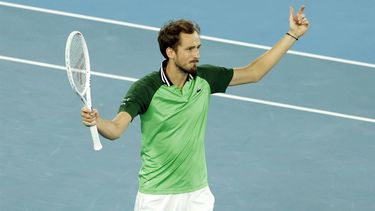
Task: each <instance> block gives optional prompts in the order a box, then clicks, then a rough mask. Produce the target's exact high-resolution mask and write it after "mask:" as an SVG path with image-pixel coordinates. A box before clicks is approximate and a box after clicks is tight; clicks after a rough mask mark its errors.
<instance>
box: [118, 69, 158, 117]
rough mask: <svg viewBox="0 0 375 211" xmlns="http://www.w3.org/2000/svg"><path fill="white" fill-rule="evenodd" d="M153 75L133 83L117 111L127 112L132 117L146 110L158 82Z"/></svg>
mask: <svg viewBox="0 0 375 211" xmlns="http://www.w3.org/2000/svg"><path fill="white" fill-rule="evenodd" d="M155 81H156V80H155V77H153V76H147V77H144V78H143V79H140V80H138V81H136V82H135V83H133V85H132V86H131V87H130V89H129V90H128V92H127V93H126V95H125V97H124V99H123V100H122V102H121V105H120V108H119V112H123V111H125V112H128V113H129V114H130V116H131V117H132V119H134V118H135V117H136V116H137V115H138V114H143V113H145V112H146V111H147V109H148V106H149V105H150V102H151V100H152V97H153V95H154V94H155V92H156V90H157V89H158V88H159V87H160V85H161V83H160V82H158V81H157V82H155Z"/></svg>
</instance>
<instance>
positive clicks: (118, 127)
mask: <svg viewBox="0 0 375 211" xmlns="http://www.w3.org/2000/svg"><path fill="white" fill-rule="evenodd" d="M81 117H82V123H83V124H84V125H86V126H93V125H96V126H97V127H98V131H99V133H100V135H102V136H103V137H105V138H107V139H109V140H115V139H118V138H120V136H121V135H122V134H123V133H124V132H125V130H126V129H127V128H128V126H129V124H130V122H131V120H132V117H131V116H130V114H129V113H127V112H119V113H118V114H117V115H116V116H115V118H113V119H112V120H107V119H103V118H101V117H100V115H99V112H98V111H97V110H96V109H93V110H92V111H90V110H89V109H88V108H86V107H84V108H82V110H81Z"/></svg>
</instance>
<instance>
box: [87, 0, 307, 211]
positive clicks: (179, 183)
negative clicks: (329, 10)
mask: <svg viewBox="0 0 375 211" xmlns="http://www.w3.org/2000/svg"><path fill="white" fill-rule="evenodd" d="M289 24H290V26H289V31H288V33H286V35H285V36H283V37H282V38H281V40H280V41H279V42H278V43H277V44H276V45H275V46H274V47H273V48H272V49H271V50H269V51H267V52H266V53H265V54H263V55H261V56H260V57H258V58H257V59H256V60H255V61H253V62H251V63H250V64H249V65H247V66H245V67H241V68H233V69H227V68H223V67H217V66H212V65H201V66H198V62H199V58H200V54H199V49H200V47H201V41H200V37H199V33H200V29H199V26H198V25H197V24H195V23H193V22H191V21H187V20H177V21H171V22H169V23H167V24H166V25H165V26H164V27H163V28H162V29H161V30H160V32H159V36H158V42H159V47H160V51H161V53H162V54H163V56H164V57H165V60H164V61H163V62H162V64H161V67H160V70H159V71H156V72H153V73H150V74H149V75H147V76H145V77H143V78H142V79H140V80H138V81H137V82H135V83H134V84H133V85H132V87H131V88H130V89H129V91H128V93H127V94H126V96H125V98H124V100H123V102H122V104H121V106H120V109H119V113H118V114H117V115H116V116H115V118H114V119H112V120H106V119H103V118H101V117H100V116H99V113H98V111H97V110H95V109H94V110H93V111H92V112H90V111H89V110H88V109H87V108H83V109H82V112H81V115H82V122H83V123H84V124H85V125H86V126H92V125H97V127H98V130H99V132H100V134H101V135H102V136H104V137H106V138H108V139H111V140H114V139H117V138H119V137H120V136H121V134H123V133H124V131H125V130H126V128H127V127H128V125H129V124H130V122H131V121H132V120H133V119H134V118H135V117H136V116H137V115H140V118H141V130H142V148H141V158H142V167H141V170H140V173H139V192H138V194H137V199H136V204H135V208H134V210H135V211H140V210H160V211H164V210H165V211H187V210H189V211H190V210H191V211H203V210H213V207H214V196H213V195H212V193H211V191H210V189H209V187H208V182H207V169H206V160H205V149H204V135H205V127H206V119H207V110H208V101H209V97H210V95H211V94H212V93H216V92H225V90H226V88H227V87H228V86H234V85H239V84H245V83H255V82H257V81H259V80H260V79H261V78H262V77H263V76H264V75H266V73H267V72H268V71H270V70H271V68H272V67H273V66H274V65H275V64H276V63H277V62H278V61H279V60H280V59H281V57H282V56H283V55H284V54H285V53H286V52H287V50H288V49H289V48H290V47H292V45H293V44H294V43H295V42H296V41H297V40H298V38H299V37H301V36H302V35H303V34H304V33H305V32H306V31H307V29H308V28H309V22H308V21H307V19H306V18H305V16H304V6H302V7H301V8H300V9H299V11H298V12H297V14H296V15H294V11H293V8H292V7H291V8H290V14H289Z"/></svg>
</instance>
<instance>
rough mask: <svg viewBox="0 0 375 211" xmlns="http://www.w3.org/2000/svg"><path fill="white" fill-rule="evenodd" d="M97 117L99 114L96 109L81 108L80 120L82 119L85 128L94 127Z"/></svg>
mask: <svg viewBox="0 0 375 211" xmlns="http://www.w3.org/2000/svg"><path fill="white" fill-rule="evenodd" d="M98 117H99V112H98V111H97V110H96V109H92V110H90V109H89V108H87V107H83V108H82V109H81V118H82V123H83V124H84V125H85V126H87V127H90V126H94V125H96V120H97V119H98Z"/></svg>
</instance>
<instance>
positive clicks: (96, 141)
mask: <svg viewBox="0 0 375 211" xmlns="http://www.w3.org/2000/svg"><path fill="white" fill-rule="evenodd" d="M90 132H91V137H92V141H93V144H94V150H96V151H99V150H101V149H102V148H103V146H102V143H100V138H99V133H98V129H97V127H96V125H94V126H91V127H90Z"/></svg>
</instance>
